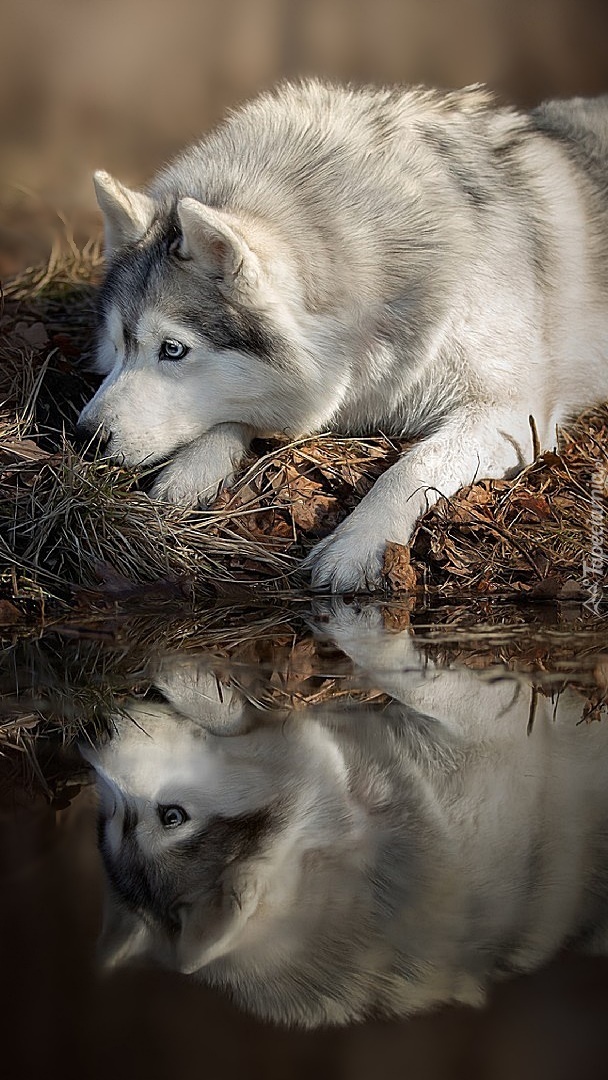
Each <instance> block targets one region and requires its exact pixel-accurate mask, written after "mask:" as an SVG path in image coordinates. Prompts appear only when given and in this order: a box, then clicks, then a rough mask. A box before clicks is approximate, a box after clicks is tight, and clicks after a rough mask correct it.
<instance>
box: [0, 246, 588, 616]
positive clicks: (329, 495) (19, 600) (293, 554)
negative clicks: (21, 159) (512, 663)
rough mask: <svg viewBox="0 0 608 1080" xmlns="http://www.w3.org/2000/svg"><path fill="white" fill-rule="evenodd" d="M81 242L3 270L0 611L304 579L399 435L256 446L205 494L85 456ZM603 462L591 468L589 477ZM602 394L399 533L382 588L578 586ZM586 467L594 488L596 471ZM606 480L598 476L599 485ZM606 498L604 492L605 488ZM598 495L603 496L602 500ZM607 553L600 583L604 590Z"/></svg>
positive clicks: (88, 315) (87, 388)
mask: <svg viewBox="0 0 608 1080" xmlns="http://www.w3.org/2000/svg"><path fill="white" fill-rule="evenodd" d="M98 265H99V251H98V248H97V246H96V244H94V243H91V244H89V245H88V247H87V249H86V250H85V251H83V252H81V251H79V250H78V249H77V248H76V247H75V246H73V245H72V247H68V249H67V250H66V249H65V247H63V248H61V249H60V248H57V250H56V251H55V252H54V253H53V256H52V257H51V260H50V262H49V264H48V265H47V266H45V267H42V268H38V269H35V270H30V271H28V272H26V273H25V274H24V275H23V276H22V277H21V278H20V279H18V280H16V281H13V282H11V283H9V284H8V285H7V286H5V289H4V294H3V298H2V338H1V343H0V371H1V374H0V400H1V401H2V402H3V404H2V407H1V411H0V589H1V590H2V596H3V597H4V601H3V603H2V606H0V623H4V624H5V625H6V624H7V623H10V622H12V621H15V620H17V619H18V618H19V617H20V615H21V614H23V613H25V614H27V613H28V612H31V613H33V614H37V615H39V614H40V613H41V610H42V609H44V608H46V609H48V608H49V606H50V607H51V608H52V609H53V610H56V609H57V608H58V607H59V608H61V607H65V605H66V604H69V605H71V606H72V607H73V606H74V605H76V606H78V607H79V608H80V610H85V609H86V610H93V609H95V608H99V607H102V608H103V607H107V605H108V603H110V605H115V604H116V602H118V601H120V602H121V603H130V604H131V605H140V606H141V605H142V604H149V603H153V604H155V605H158V604H159V603H163V604H167V603H168V604H173V605H175V604H177V605H178V606H180V605H181V606H183V605H184V604H189V603H190V602H191V601H192V600H196V599H201V598H208V597H217V596H218V595H219V596H231V597H233V598H241V599H244V598H245V597H248V598H252V597H255V596H259V595H262V596H266V597H268V596H269V595H275V596H281V595H289V596H290V597H292V598H293V597H294V596H295V595H297V594H299V593H301V590H302V588H303V587H304V586H305V579H304V578H303V577H302V576H301V575H300V572H299V570H298V565H299V562H300V559H301V557H302V555H303V554H305V553H306V551H308V550H309V549H310V547H311V546H312V544H313V543H314V541H315V540H316V539H318V538H320V537H322V536H324V535H326V534H327V533H328V532H329V531H330V530H331V529H332V528H334V527H335V525H336V524H337V523H338V522H339V521H340V520H341V519H342V518H343V517H344V516H345V515H346V514H347V513H348V512H349V510H350V509H352V507H353V506H354V505H356V503H357V502H358V501H359V500H360V499H361V498H362V496H363V495H364V494H365V492H366V491H367V490H369V488H370V487H371V485H372V484H373V482H374V480H375V478H376V477H377V476H378V475H379V474H380V473H381V472H382V471H383V470H384V469H385V468H387V467H388V465H389V464H390V463H391V462H392V461H394V460H395V458H396V456H397V454H398V453H399V451H400V450H401V449H402V448H403V446H404V445H405V444H403V443H393V442H391V441H390V440H389V439H386V438H382V437H379V438H377V439H366V440H362V439H340V438H337V437H334V436H330V435H323V436H320V437H317V438H314V439H305V440H300V441H299V442H297V443H292V444H290V445H287V446H286V445H281V444H279V443H278V442H277V443H266V444H263V445H260V446H258V448H257V449H258V451H259V456H258V457H257V458H256V459H255V460H253V461H252V462H251V464H250V466H249V468H248V469H247V470H246V471H245V473H244V475H243V476H242V477H241V478H240V480H239V482H238V483H237V485H236V487H235V488H234V489H233V490H232V491H230V492H224V493H222V494H221V495H220V496H219V498H218V500H217V501H216V503H215V504H214V506H213V507H212V508H211V509H210V510H209V511H196V512H193V511H189V512H185V511H182V510H179V509H176V508H166V507H162V506H159V505H158V504H155V503H154V502H152V501H151V500H150V499H149V498H148V496H147V495H146V494H145V490H143V489H144V488H145V481H146V478H145V477H141V476H140V477H137V476H135V475H133V474H132V473H129V472H127V471H125V470H123V469H121V468H120V467H118V466H116V465H113V464H110V463H108V462H107V461H103V460H93V461H87V460H83V459H82V458H81V457H80V456H79V455H78V454H76V452H75V451H74V450H73V448H72V446H71V443H70V434H71V432H72V430H73V425H74V422H75V419H76V417H77V415H78V412H79V409H80V407H81V405H82V403H83V402H84V401H85V400H86V399H87V398H88V397H89V396H90V394H91V389H92V385H93V383H92V381H91V379H90V377H88V376H87V375H86V374H85V373H84V371H83V368H82V367H78V365H77V363H76V362H77V361H78V362H79V361H81V360H84V361H86V358H87V355H88V353H89V350H90V347H91V336H92V327H93V290H92V285H91V283H92V281H94V278H95V274H96V272H97V269H98ZM598 477H599V478H600V481H598ZM607 477H608V410H607V409H602V410H597V411H595V412H594V413H592V414H590V415H588V416H586V417H585V418H583V420H581V421H580V422H579V423H578V425H577V426H575V427H574V428H573V429H572V431H571V432H570V433H569V434H566V435H563V436H562V445H561V450H560V454H559V455H557V454H551V453H549V454H545V455H543V456H542V457H540V458H539V459H538V460H537V461H536V462H535V463H534V464H533V465H531V466H530V467H529V468H527V469H526V470H525V471H524V472H523V473H521V474H520V476H519V477H518V478H517V479H516V480H515V481H512V482H507V481H495V482H488V481H483V480H482V481H480V482H479V483H473V484H472V485H471V486H470V487H469V488H467V489H466V490H464V491H463V492H461V493H460V494H459V495H458V496H456V497H455V498H454V499H451V500H449V501H448V500H442V501H441V502H440V503H439V504H438V505H437V506H436V507H435V508H434V509H433V510H432V511H431V512H430V513H429V514H427V515H426V517H425V518H424V520H423V522H422V524H421V526H420V528H419V530H418V533H417V536H416V538H415V540H414V543H413V546H412V552H411V563H410V556H409V553H408V552H407V551H406V549H403V548H400V547H399V546H398V545H391V549H390V550H389V552H388V553H387V559H386V563H385V584H386V590H387V592H390V591H393V592H395V591H399V590H403V589H406V590H409V591H411V592H414V593H422V592H430V593H432V594H434V595H439V596H444V597H446V598H447V597H452V598H453V597H463V596H483V595H487V594H492V595H496V596H500V597H503V598H504V597H507V598H513V597H517V596H519V597H521V596H522V594H525V595H526V596H528V597H530V598H532V599H537V600H542V599H551V598H558V599H560V598H561V599H566V598H578V599H581V600H584V599H585V597H586V596H587V595H588V590H586V588H585V586H584V585H583V583H582V578H583V560H584V558H585V554H586V553H587V554H588V553H589V552H590V548H591V524H590V523H591V520H592V516H593V514H595V515H596V519H597V515H598V513H600V514H601V512H603V513H604V514H605V511H606V509H607V503H606V493H607V491H608V486H607V483H606V478H607ZM594 478H595V487H592V483H593V480H594ZM598 484H600V485H601V484H603V489H602V490H600V486H598ZM598 500H599V503H598ZM599 504H601V506H600V505H599ZM607 570H608V567H607V566H606V565H604V566H603V568H601V571H599V572H598V574H597V575H596V578H595V579H594V582H593V583H592V584H595V585H597V586H598V587H599V588H598V589H597V590H596V592H595V594H594V595H595V599H596V601H597V599H598V597H599V595H600V591H599V590H600V589H602V588H603V589H605V587H606V584H607Z"/></svg>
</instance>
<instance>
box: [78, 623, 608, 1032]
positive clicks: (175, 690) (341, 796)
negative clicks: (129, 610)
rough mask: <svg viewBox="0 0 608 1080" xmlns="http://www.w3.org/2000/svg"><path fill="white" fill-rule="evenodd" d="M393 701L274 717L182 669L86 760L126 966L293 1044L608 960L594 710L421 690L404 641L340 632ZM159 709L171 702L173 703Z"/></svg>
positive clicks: (605, 798)
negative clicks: (574, 951) (169, 973)
mask: <svg viewBox="0 0 608 1080" xmlns="http://www.w3.org/2000/svg"><path fill="white" fill-rule="evenodd" d="M327 631H328V634H329V636H330V637H331V638H332V639H333V640H334V642H335V643H336V644H337V645H339V646H340V647H341V648H342V649H343V650H344V651H345V652H346V653H347V654H350V656H351V657H352V659H353V660H354V662H355V664H356V665H358V666H359V667H360V668H362V669H363V671H364V672H367V673H368V675H369V676H370V677H371V678H372V679H373V682H374V684H375V685H376V686H377V687H379V688H380V689H382V690H384V691H386V693H387V694H389V695H390V696H391V698H392V701H391V703H390V704H388V705H387V704H386V699H385V701H384V703H383V704H382V705H377V706H376V707H374V706H373V705H372V704H366V703H362V702H357V701H354V700H351V701H350V702H348V703H346V704H340V705H338V703H336V705H335V706H332V705H331V704H323V705H320V706H318V707H310V708H307V709H304V710H298V711H297V712H295V713H294V712H290V711H287V710H285V711H262V710H260V709H259V708H256V707H255V706H254V705H253V704H251V702H250V700H248V698H247V695H246V693H244V692H242V690H237V689H236V688H235V687H234V686H231V685H225V684H222V683H220V682H219V681H218V680H216V677H215V674H214V672H213V670H212V668H211V666H210V661H209V659H207V660H205V659H204V658H201V657H198V658H196V659H192V658H188V659H177V660H175V661H165V662H163V664H162V665H161V666H160V667H159V670H158V674H157V677H156V685H157V688H158V689H159V690H160V691H161V693H162V695H163V696H164V699H165V700H164V701H162V702H161V701H156V700H155V701H147V700H143V701H138V702H136V701H133V702H132V703H131V704H129V705H128V706H127V710H126V713H124V714H121V715H120V716H117V717H116V718H115V730H114V734H113V736H112V737H111V738H110V739H109V740H108V741H107V742H106V743H105V745H102V746H101V747H100V748H99V749H98V750H96V751H94V752H92V751H88V752H87V756H88V757H89V758H90V760H91V762H92V764H93V765H94V768H95V770H96V774H97V781H98V788H99V796H100V798H99V802H100V818H99V842H100V848H101V853H102V858H103V863H104V866H105V870H106V876H107V894H108V895H107V911H106V919H105V926H104V930H103V940H102V946H101V951H102V955H103V956H104V957H105V960H106V962H107V963H108V964H115V965H117V964H122V963H127V962H133V961H135V962H145V961H154V962H157V963H161V964H164V965H167V966H169V967H171V968H174V969H177V970H179V971H182V972H185V973H188V974H192V975H194V976H195V977H196V978H199V979H201V980H204V981H205V982H206V983H207V984H209V985H212V986H216V987H221V988H223V989H225V990H227V991H229V993H230V994H231V996H232V998H233V999H234V1000H235V1001H236V1002H237V1003H239V1004H240V1005H241V1006H242V1007H244V1008H246V1009H248V1010H250V1011H252V1012H254V1013H255V1014H257V1015H258V1016H261V1017H265V1018H270V1019H274V1020H276V1021H279V1022H283V1023H290V1024H299V1025H303V1026H309V1027H310V1026H314V1025H319V1024H328V1023H329V1024H332V1023H333V1024H343V1023H347V1022H349V1021H353V1020H358V1019H361V1018H363V1017H365V1016H370V1015H406V1014H409V1013H411V1012H413V1011H416V1010H420V1009H426V1008H429V1007H432V1006H437V1005H439V1004H441V1003H447V1002H461V1003H468V1004H478V1003H482V1002H483V1000H484V994H485V991H486V988H487V987H488V984H489V982H490V981H491V980H492V979H493V978H497V977H499V976H502V975H505V974H509V973H515V972H523V971H530V970H532V969H534V968H536V967H537V966H538V965H540V964H542V963H543V962H544V961H546V960H548V959H549V958H550V957H552V956H553V955H554V954H555V953H556V951H557V950H558V949H559V948H560V947H561V946H563V945H564V944H571V945H576V946H579V947H584V948H585V949H587V950H592V951H601V950H602V948H603V945H604V934H605V927H606V906H607V905H606V894H607V886H608V858H607V849H608V787H607V785H606V782H605V778H606V770H607V767H608V728H607V727H606V725H605V724H592V725H586V724H581V725H579V726H577V721H579V720H580V719H581V714H582V708H583V704H582V698H581V697H579V696H578V695H577V694H576V693H575V692H574V691H566V692H564V693H563V694H562V695H561V696H560V697H559V701H558V703H557V707H555V702H553V701H551V700H550V699H549V698H548V697H545V696H543V695H542V694H540V695H538V699H537V701H536V708H535V715H534V723H533V725H532V729H531V731H529V732H528V730H527V729H528V726H529V725H528V720H529V716H530V700H531V694H532V690H531V689H530V688H529V687H527V686H523V685H521V684H516V683H515V682H513V681H508V680H499V681H488V680H487V679H486V680H484V679H482V678H480V677H479V676H478V675H477V674H475V673H474V672H472V671H468V670H439V669H436V668H435V667H434V666H433V665H427V667H426V670H423V669H422V667H421V660H420V656H419V654H418V652H417V650H416V647H415V645H414V642H413V639H412V637H411V636H410V634H409V633H408V632H402V633H398V634H388V633H385V632H384V631H383V630H382V628H381V626H380V625H379V622H378V616H377V615H376V613H375V611H374V610H373V609H369V610H367V611H364V612H363V613H362V614H361V615H357V614H356V613H355V612H353V611H352V610H349V609H347V608H344V607H342V608H339V607H338V608H335V609H334V614H333V615H332V616H331V617H330V621H329V625H328V627H327ZM158 696H159V697H160V695H158Z"/></svg>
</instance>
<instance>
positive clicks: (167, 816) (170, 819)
mask: <svg viewBox="0 0 608 1080" xmlns="http://www.w3.org/2000/svg"><path fill="white" fill-rule="evenodd" d="M158 816H159V818H160V820H161V823H162V825H163V827H164V828H165V829H177V828H178V826H179V825H183V824H184V822H186V821H189V818H188V815H187V813H186V811H185V810H184V808H183V806H159V808H158Z"/></svg>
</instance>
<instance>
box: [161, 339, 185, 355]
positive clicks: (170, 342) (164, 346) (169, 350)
mask: <svg viewBox="0 0 608 1080" xmlns="http://www.w3.org/2000/svg"><path fill="white" fill-rule="evenodd" d="M189 352H190V349H189V348H188V346H187V345H183V344H182V342H181V341H177V340H176V339H175V338H167V340H166V341H163V342H162V343H161V346H160V352H159V354H158V355H159V358H160V359H161V360H182V359H183V357H184V356H186V354H187V353H189Z"/></svg>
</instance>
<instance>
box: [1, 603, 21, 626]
mask: <svg viewBox="0 0 608 1080" xmlns="http://www.w3.org/2000/svg"><path fill="white" fill-rule="evenodd" d="M20 619H21V612H20V611H19V609H18V608H16V607H15V605H14V604H11V602H10V600H0V626H14V624H15V623H17V622H19V620H20Z"/></svg>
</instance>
